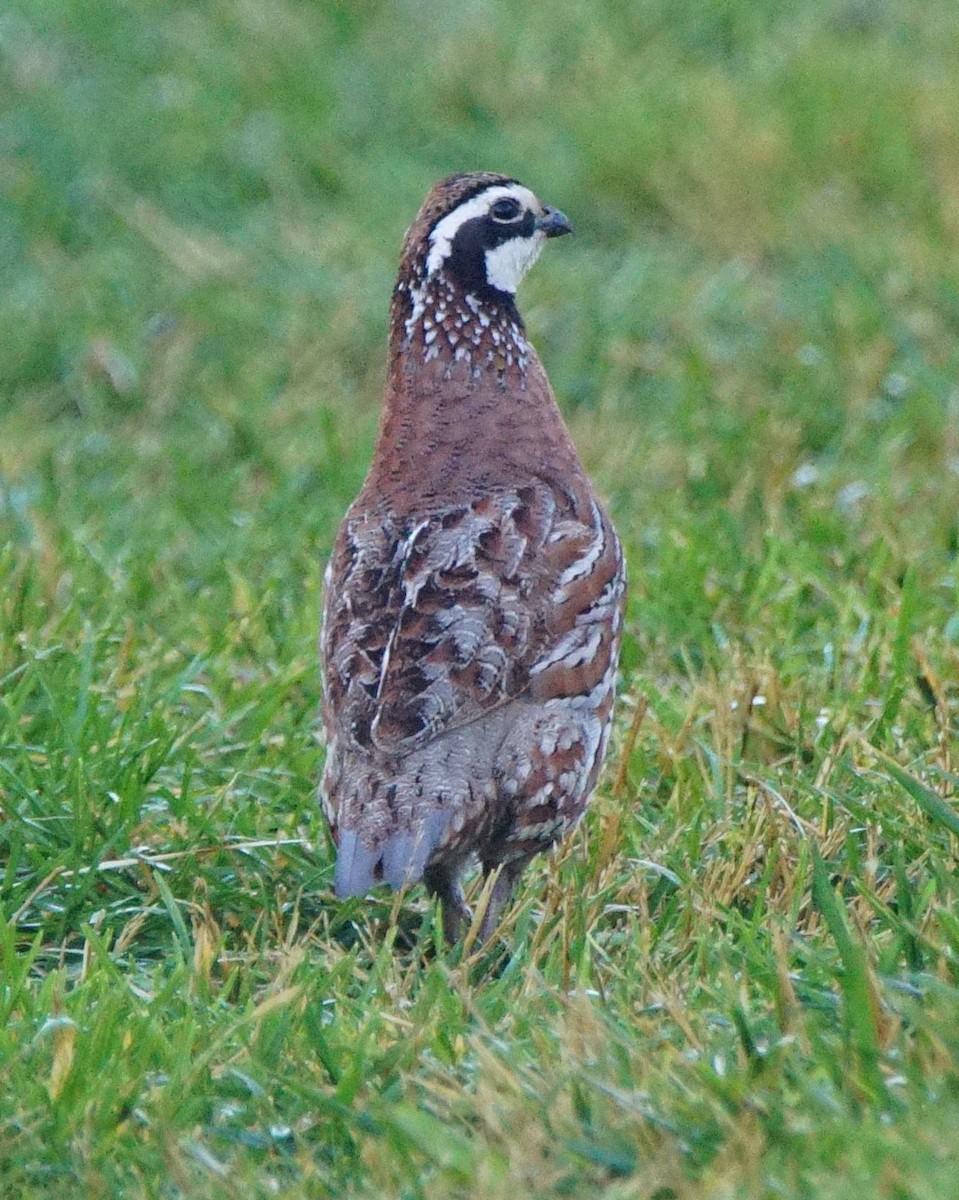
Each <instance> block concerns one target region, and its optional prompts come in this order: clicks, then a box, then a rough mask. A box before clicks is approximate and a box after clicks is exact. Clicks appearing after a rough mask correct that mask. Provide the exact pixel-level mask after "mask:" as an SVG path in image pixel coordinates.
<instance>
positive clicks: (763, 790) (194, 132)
mask: <svg viewBox="0 0 959 1200" xmlns="http://www.w3.org/2000/svg"><path fill="white" fill-rule="evenodd" d="M957 37H959V14H957V11H956V10H955V7H954V6H953V5H951V4H948V3H946V2H945V0H931V2H930V3H929V4H927V5H924V6H921V10H920V9H919V8H917V7H916V6H913V5H909V4H906V3H904V2H896V0H887V2H885V3H882V4H875V5H864V4H857V3H854V2H851V0H847V2H839V0H819V2H814V0H803V2H802V3H800V4H798V5H793V6H791V7H790V8H788V10H787V9H786V8H783V6H781V5H776V4H771V3H765V2H762V0H761V2H756V0H751V2H749V3H747V2H745V0H709V2H708V3H703V4H697V5H692V4H690V5H687V4H668V3H665V2H660V0H649V2H648V3H644V4H637V5H630V4H625V3H621V2H619V0H603V2H602V3H598V4H597V3H595V2H593V3H590V4H585V3H579V2H578V0H564V2H563V3H562V4H559V5H557V6H554V7H553V9H551V10H549V12H547V11H545V10H543V9H542V7H541V6H540V7H536V8H534V7H532V6H530V7H529V8H528V9H527V8H525V7H522V6H516V5H507V4H506V3H505V2H502V3H497V2H496V0H484V2H482V3H476V4H469V5H466V4H464V5H460V6H454V7H452V9H451V11H449V12H444V14H443V16H442V18H440V17H439V16H438V10H436V9H435V8H433V7H431V6H427V5H424V4H421V3H416V2H414V0H403V2H402V3H398V4H395V5H387V4H383V3H376V2H370V3H365V4H357V5H350V6H348V5H331V6H320V5H315V6H304V5H292V4H288V3H282V2H281V3H279V4H271V5H261V4H259V3H258V2H257V0H243V2H241V3H239V4H221V3H216V2H215V0H207V2H204V3H202V4H197V5H193V6H182V5H181V6H177V5H173V4H169V3H163V2H160V0H156V2H155V3H152V4H144V5H124V4H121V3H119V2H116V0H114V2H111V3H98V4H93V3H89V2H88V0H43V3H40V2H39V0H13V3H12V4H11V5H8V6H7V9H6V10H5V12H4V13H3V15H2V16H0V100H2V104H0V111H2V113H3V114H4V115H3V116H2V118H0V168H2V169H0V264H2V269H3V275H4V290H3V295H2V296H0V314H2V318H3V320H2V329H3V334H2V336H0V547H2V549H0V1070H2V1080H3V1087H2V1088H0V1195H3V1196H4V1197H6V1196H10V1197H11V1198H13V1197H17V1198H20V1197H23V1198H25V1200H32V1198H35V1197H37V1198H38V1197H43V1196H59V1195H64V1194H86V1195H90V1196H97V1197H100V1196H102V1197H111V1196H115V1197H124V1200H126V1198H130V1200H139V1198H140V1197H143V1198H147V1197H150V1198H152V1197H162V1198H164V1200H166V1198H174V1197H184V1198H189V1197H201V1196H202V1197H204V1198H205V1200H206V1198H213V1200H216V1198H218V1197H224V1198H225V1197H234V1196H244V1197H261V1196H262V1197H268V1196H275V1195H282V1196H284V1197H290V1198H291V1200H298V1198H300V1197H303V1198H306V1197H315V1196H324V1195H335V1196H346V1197H356V1198H360V1197H382V1196H397V1197H403V1198H410V1200H420V1198H422V1200H438V1198H439V1197H457V1196H464V1197H465V1196H474V1195H482V1196H484V1197H488V1198H490V1200H496V1198H497V1197H510V1198H512V1197H516V1196H517V1195H525V1196H531V1197H546V1196H562V1195H567V1196H586V1195H596V1196H602V1197H604V1198H606V1200H625V1198H626V1197H630V1198H632V1197H641V1198H643V1200H693V1198H694V1197H695V1198H696V1200H703V1198H708V1200H726V1198H732V1197H736V1198H737V1200H739V1198H752V1197H755V1198H757V1200H758V1198H760V1197H762V1198H765V1197H787V1198H789V1200H806V1198H807V1197H816V1198H817V1200H839V1198H845V1197H853V1196H856V1197H858V1196H870V1197H873V1196H875V1197H878V1198H880V1200H912V1198H915V1200H939V1198H943V1200H945V1198H951V1197H952V1196H953V1195H954V1194H955V1179H956V1176H957V1172H959V1148H957V1144H956V1139H955V1129H956V1124H957V1121H959V1057H957V1056H959V1032H957V1031H959V1020H957V1018H959V885H957V838H959V807H957V804H956V785H957V781H959V768H957V754H959V725H957V700H959V685H957V682H956V681H957V679H959V604H957V590H959V559H957V554H959V400H957V392H956V384H955V380H956V378H957V374H959V351H957V349H956V347H957V345H959V337H957V334H959V268H957V266H956V263H957V261H959V258H957V253H956V252H957V249H959V208H957V205H956V196H957V195H959V155H957V152H956V148H955V128H956V124H957V120H959V82H957V80H959V73H957V71H956V66H957V63H956V55H955V46H956V45H957V44H959V41H957ZM477 167H484V168H493V169H501V170H505V171H509V172H512V173H515V174H516V175H518V176H519V177H520V178H522V179H523V180H524V181H525V182H527V183H528V184H530V185H531V186H532V187H534V188H535V189H537V190H538V191H539V192H540V193H541V194H542V195H543V196H544V197H546V198H547V199H548V201H549V202H550V203H554V204H557V205H559V206H560V207H562V208H563V209H564V211H567V212H568V213H569V214H570V216H571V218H572V219H573V221H574V222H575V224H576V226H577V231H578V237H577V238H576V239H570V241H569V242H566V241H564V242H563V243H562V244H560V245H557V247H556V248H555V249H553V248H551V249H550V251H549V252H548V253H547V254H546V255H544V259H543V261H542V262H541V264H540V265H539V266H538V267H537V269H536V271H535V272H534V274H533V275H532V276H531V278H530V280H529V281H528V282H527V284H526V285H525V303H524V309H525V312H526V314H527V317H528V324H529V326H530V328H531V331H532V334H533V336H534V338H535V340H536V342H537V344H538V345H539V347H540V349H541V352H542V355H543V357H544V359H545V361H546V364H547V367H548V369H549V371H550V374H551V377H552V379H553V382H554V384H555V386H556V390H557V392H558V394H559V396H560V398H561V400H562V402H563V404H564V407H565V409H566V411H567V413H568V414H569V416H570V422H571V425H572V427H573V430H574V433H575V436H576V438H577V440H578V442H579V444H580V446H581V447H582V450H583V453H584V456H585V458H586V460H587V462H588V464H589V466H590V469H591V471H592V472H593V474H594V475H595V477H596V478H597V480H598V481H599V483H600V485H601V487H602V490H603V491H604V492H605V494H606V495H607V496H609V498H610V500H611V503H612V506H613V508H614V510H615V515H616V519H617V523H618V525H619V528H620V530H621V532H622V534H623V537H624V541H625V543H626V546H627V550H628V554H629V558H630V568H631V595H630V609H629V622H628V638H627V644H626V648H625V651H624V658H623V678H622V686H621V701H620V706H619V710H618V722H617V729H616V736H615V738H614V743H613V747H612V752H611V756H610V764H609V768H608V770H607V773H606V776H605V781H604V783H603V784H602V786H601V788H600V790H599V792H598V793H597V795H596V797H595V800H594V803H593V805H592V807H591V810H590V813H589V815H588V818H587V820H586V821H585V823H584V826H583V828H582V829H581V830H580V831H579V832H578V833H577V835H576V836H575V837H574V838H573V839H572V840H571V842H570V843H569V844H568V845H566V846H565V847H564V848H563V849H562V851H561V852H560V853H559V854H557V855H556V856H554V857H553V858H551V859H548V860H546V859H544V860H542V861H541V862H539V863H538V864H537V865H536V866H535V867H534V868H532V869H531V870H530V871H529V872H528V875H527V877H526V878H525V879H524V886H523V888H522V890H521V893H520V895H519V896H518V897H517V900H516V903H515V904H514V906H513V907H512V909H511V911H510V913H509V915H508V918H507V923H506V927H505V928H504V930H503V944H502V946H501V947H499V948H493V949H492V950H487V951H483V950H481V949H479V948H477V947H476V946H475V945H468V946H467V947H465V948H463V949H462V950H453V951H451V950H448V949H444V948H443V947H442V945H441V944H438V938H437V933H436V913H435V912H434V910H433V909H432V908H431V907H430V906H429V905H428V904H427V903H426V901H425V900H424V898H423V897H422V895H420V894H419V893H418V892H416V893H414V894H412V895H410V896H408V897H405V898H403V899H402V900H396V899H395V898H394V897H392V896H390V895H389V894H386V893H383V894H376V895H375V896H374V897H373V898H371V899H369V900H364V901H362V902H358V901H351V902H348V903H340V902H337V901H335V900H334V898H333V897H332V894H331V891H330V880H331V871H330V865H331V853H330V847H329V845H328V842H327V837H326V833H325V830H324V828H323V825H322V822H321V819H320V817H319V813H318V809H317V805H316V801H315V785H316V781H317V778H318V776H319V772H320V769H321V764H322V747H321V746H320V745H319V743H318V740H317V737H316V721H317V711H318V691H319V681H318V677H317V666H316V651H315V646H316V634H317V624H318V611H319V574H320V567H321V564H322V562H323V560H324V557H325V555H326V553H327V552H328V549H329V546H330V543H331V539H332V536H333V533H334V531H335V528H336V524H337V522H338V520H339V518H340V516H341V514H342V512H343V510H344V509H345V507H346V505H347V504H348V502H349V500H350V499H351V498H352V496H353V494H354V492H355V490H356V488H357V487H358V484H359V481H360V480H361V478H362V475H363V472H364V469H365V464H366V462H367V460H368V455H369V451H370V447H371V443H372V438H373V435H374V431H375V425H376V418H377V410H378V403H379V391H380V388H381V381H382V375H383V365H384V354H383V339H384V335H385V325H386V311H387V299H388V294H389V289H390V286H391V283H392V276H393V271H394V269H395V259H396V252H397V247H398V245H399V240H400V237H401V235H402V231H403V228H404V226H405V224H406V223H407V222H408V220H409V219H410V217H411V215H412V214H413V212H414V211H415V209H416V207H417V205H418V203H419V201H420V199H421V197H422V194H423V193H424V191H425V190H426V188H427V186H428V185H429V184H430V183H431V182H432V181H433V179H435V178H436V177H438V176H439V175H440V174H442V173H444V172H447V171H450V170H454V169H464V168H465V169H469V168H477Z"/></svg>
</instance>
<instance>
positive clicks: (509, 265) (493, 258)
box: [486, 230, 546, 293]
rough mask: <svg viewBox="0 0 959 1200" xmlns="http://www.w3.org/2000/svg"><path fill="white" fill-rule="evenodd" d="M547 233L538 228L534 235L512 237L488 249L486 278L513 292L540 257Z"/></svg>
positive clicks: (499, 287)
mask: <svg viewBox="0 0 959 1200" xmlns="http://www.w3.org/2000/svg"><path fill="white" fill-rule="evenodd" d="M545 241H546V234H545V233H542V232H541V231H540V230H537V231H536V233H534V234H533V236H532V237H515V238H510V240H509V241H508V242H501V243H500V244H499V245H498V246H496V247H494V248H493V249H492V250H487V251H486V278H487V281H488V282H489V283H490V285H491V286H492V287H494V288H498V289H499V290H500V291H501V292H510V293H513V292H515V291H516V289H517V288H518V287H519V284H520V280H521V279H522V278H523V276H524V275H525V274H526V272H527V271H528V270H529V269H530V267H531V266H532V265H533V263H534V262H536V260H537V259H538V258H539V252H540V250H542V248H543V242H545Z"/></svg>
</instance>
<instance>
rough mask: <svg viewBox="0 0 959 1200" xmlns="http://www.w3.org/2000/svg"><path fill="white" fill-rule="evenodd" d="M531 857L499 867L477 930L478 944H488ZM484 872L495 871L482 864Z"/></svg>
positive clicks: (493, 868) (518, 859)
mask: <svg viewBox="0 0 959 1200" xmlns="http://www.w3.org/2000/svg"><path fill="white" fill-rule="evenodd" d="M530 857H531V856H527V857H524V858H517V859H514V860H513V861H512V862H506V863H503V865H502V866H501V867H500V872H499V875H498V877H497V879H496V882H495V883H494V884H493V890H492V891H491V892H490V897H489V903H488V904H487V906H486V912H485V913H483V920H482V922H481V924H480V929H479V941H480V944H482V943H483V942H488V941H489V939H490V937H491V936H492V934H493V932H494V931H495V929H496V926H497V925H498V924H499V919H500V917H501V916H502V913H503V909H504V908H505V907H506V905H507V904H509V901H510V897H511V896H512V894H513V889H514V888H515V887H516V882H517V880H518V879H519V877H520V875H522V873H523V870H524V869H525V867H526V864H527V863H528V862H529V859H530ZM484 870H485V871H487V872H489V871H490V870H495V867H487V866H486V864H485V863H484Z"/></svg>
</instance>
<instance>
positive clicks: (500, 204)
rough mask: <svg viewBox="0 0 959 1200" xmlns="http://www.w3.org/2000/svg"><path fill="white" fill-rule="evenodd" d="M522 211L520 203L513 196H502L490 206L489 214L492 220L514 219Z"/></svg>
mask: <svg viewBox="0 0 959 1200" xmlns="http://www.w3.org/2000/svg"><path fill="white" fill-rule="evenodd" d="M522 211H523V206H522V204H520V202H519V201H518V200H517V199H516V198H515V197H514V196H504V197H503V198H502V199H501V200H497V201H496V203H495V204H493V205H491V206H490V210H489V215H490V216H491V217H492V218H493V220H494V221H515V220H516V219H517V218H518V217H519V216H520V215H521V214H522Z"/></svg>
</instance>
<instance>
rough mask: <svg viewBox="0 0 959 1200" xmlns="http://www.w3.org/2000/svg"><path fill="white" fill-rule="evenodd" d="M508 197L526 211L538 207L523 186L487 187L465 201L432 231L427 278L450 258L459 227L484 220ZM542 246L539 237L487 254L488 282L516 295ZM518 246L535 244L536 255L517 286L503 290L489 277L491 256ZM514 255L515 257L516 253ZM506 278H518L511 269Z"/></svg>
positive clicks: (523, 272)
mask: <svg viewBox="0 0 959 1200" xmlns="http://www.w3.org/2000/svg"><path fill="white" fill-rule="evenodd" d="M507 196H512V197H514V198H515V199H516V200H518V201H519V202H520V204H522V206H523V207H524V208H534V209H535V208H538V207H539V201H538V200H537V199H536V197H535V196H534V195H533V193H532V192H531V191H530V190H529V188H525V187H523V185H522V184H521V183H510V184H500V185H498V186H493V187H488V188H486V189H485V190H484V191H482V192H480V193H479V195H477V196H472V197H471V198H470V199H469V200H464V202H463V203H462V204H460V205H459V206H458V207H457V208H454V209H453V211H452V212H451V213H447V214H446V216H445V217H444V218H443V219H442V220H441V221H437V222H436V225H435V226H434V228H433V232H432V233H431V234H430V252H429V254H428V255H427V258H426V275H427V278H428V277H429V276H430V275H433V274H434V273H435V272H436V271H438V270H439V269H440V267H442V265H443V263H444V262H445V261H446V260H447V258H448V257H449V254H450V250H451V249H452V247H453V239H454V238H455V237H456V235H457V233H458V232H459V229H460V226H461V225H463V224H465V222H467V221H472V220H473V218H474V217H482V216H485V215H486V213H488V212H489V210H490V207H491V206H492V205H493V204H495V203H496V201H497V200H502V199H503V198H504V197H507ZM542 242H543V235H542V234H537V235H536V236H534V237H532V238H514V239H513V240H512V241H509V242H504V243H503V245H502V246H498V247H497V248H496V250H492V251H488V252H487V255H486V265H487V278H488V279H489V281H490V283H492V284H493V286H494V287H498V288H500V290H501V291H507V292H515V291H516V284H517V283H519V280H520V279H522V277H523V275H524V274H525V272H526V271H527V270H528V269H529V268H530V267H531V266H532V265H533V263H534V262H535V261H536V256H537V255H538V254H539V251H540V247H541V246H542ZM516 243H525V244H526V245H527V247H528V246H529V245H531V244H533V243H535V247H536V248H535V250H534V251H533V253H532V256H531V257H529V261H528V262H527V263H526V265H525V266H524V267H523V268H522V269H521V271H520V274H519V277H518V278H517V279H516V283H514V284H513V285H512V286H511V287H501V285H500V284H498V283H496V282H494V280H493V276H492V275H491V274H490V273H489V266H490V255H491V254H492V255H495V254H498V253H499V252H500V251H502V250H505V249H506V247H507V246H511V245H514V246H515V244H516ZM513 253H514V257H515V254H516V251H515V249H514V252H513ZM527 253H528V251H527ZM504 274H509V275H510V277H513V276H514V275H515V271H509V270H508V269H505V268H504Z"/></svg>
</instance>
